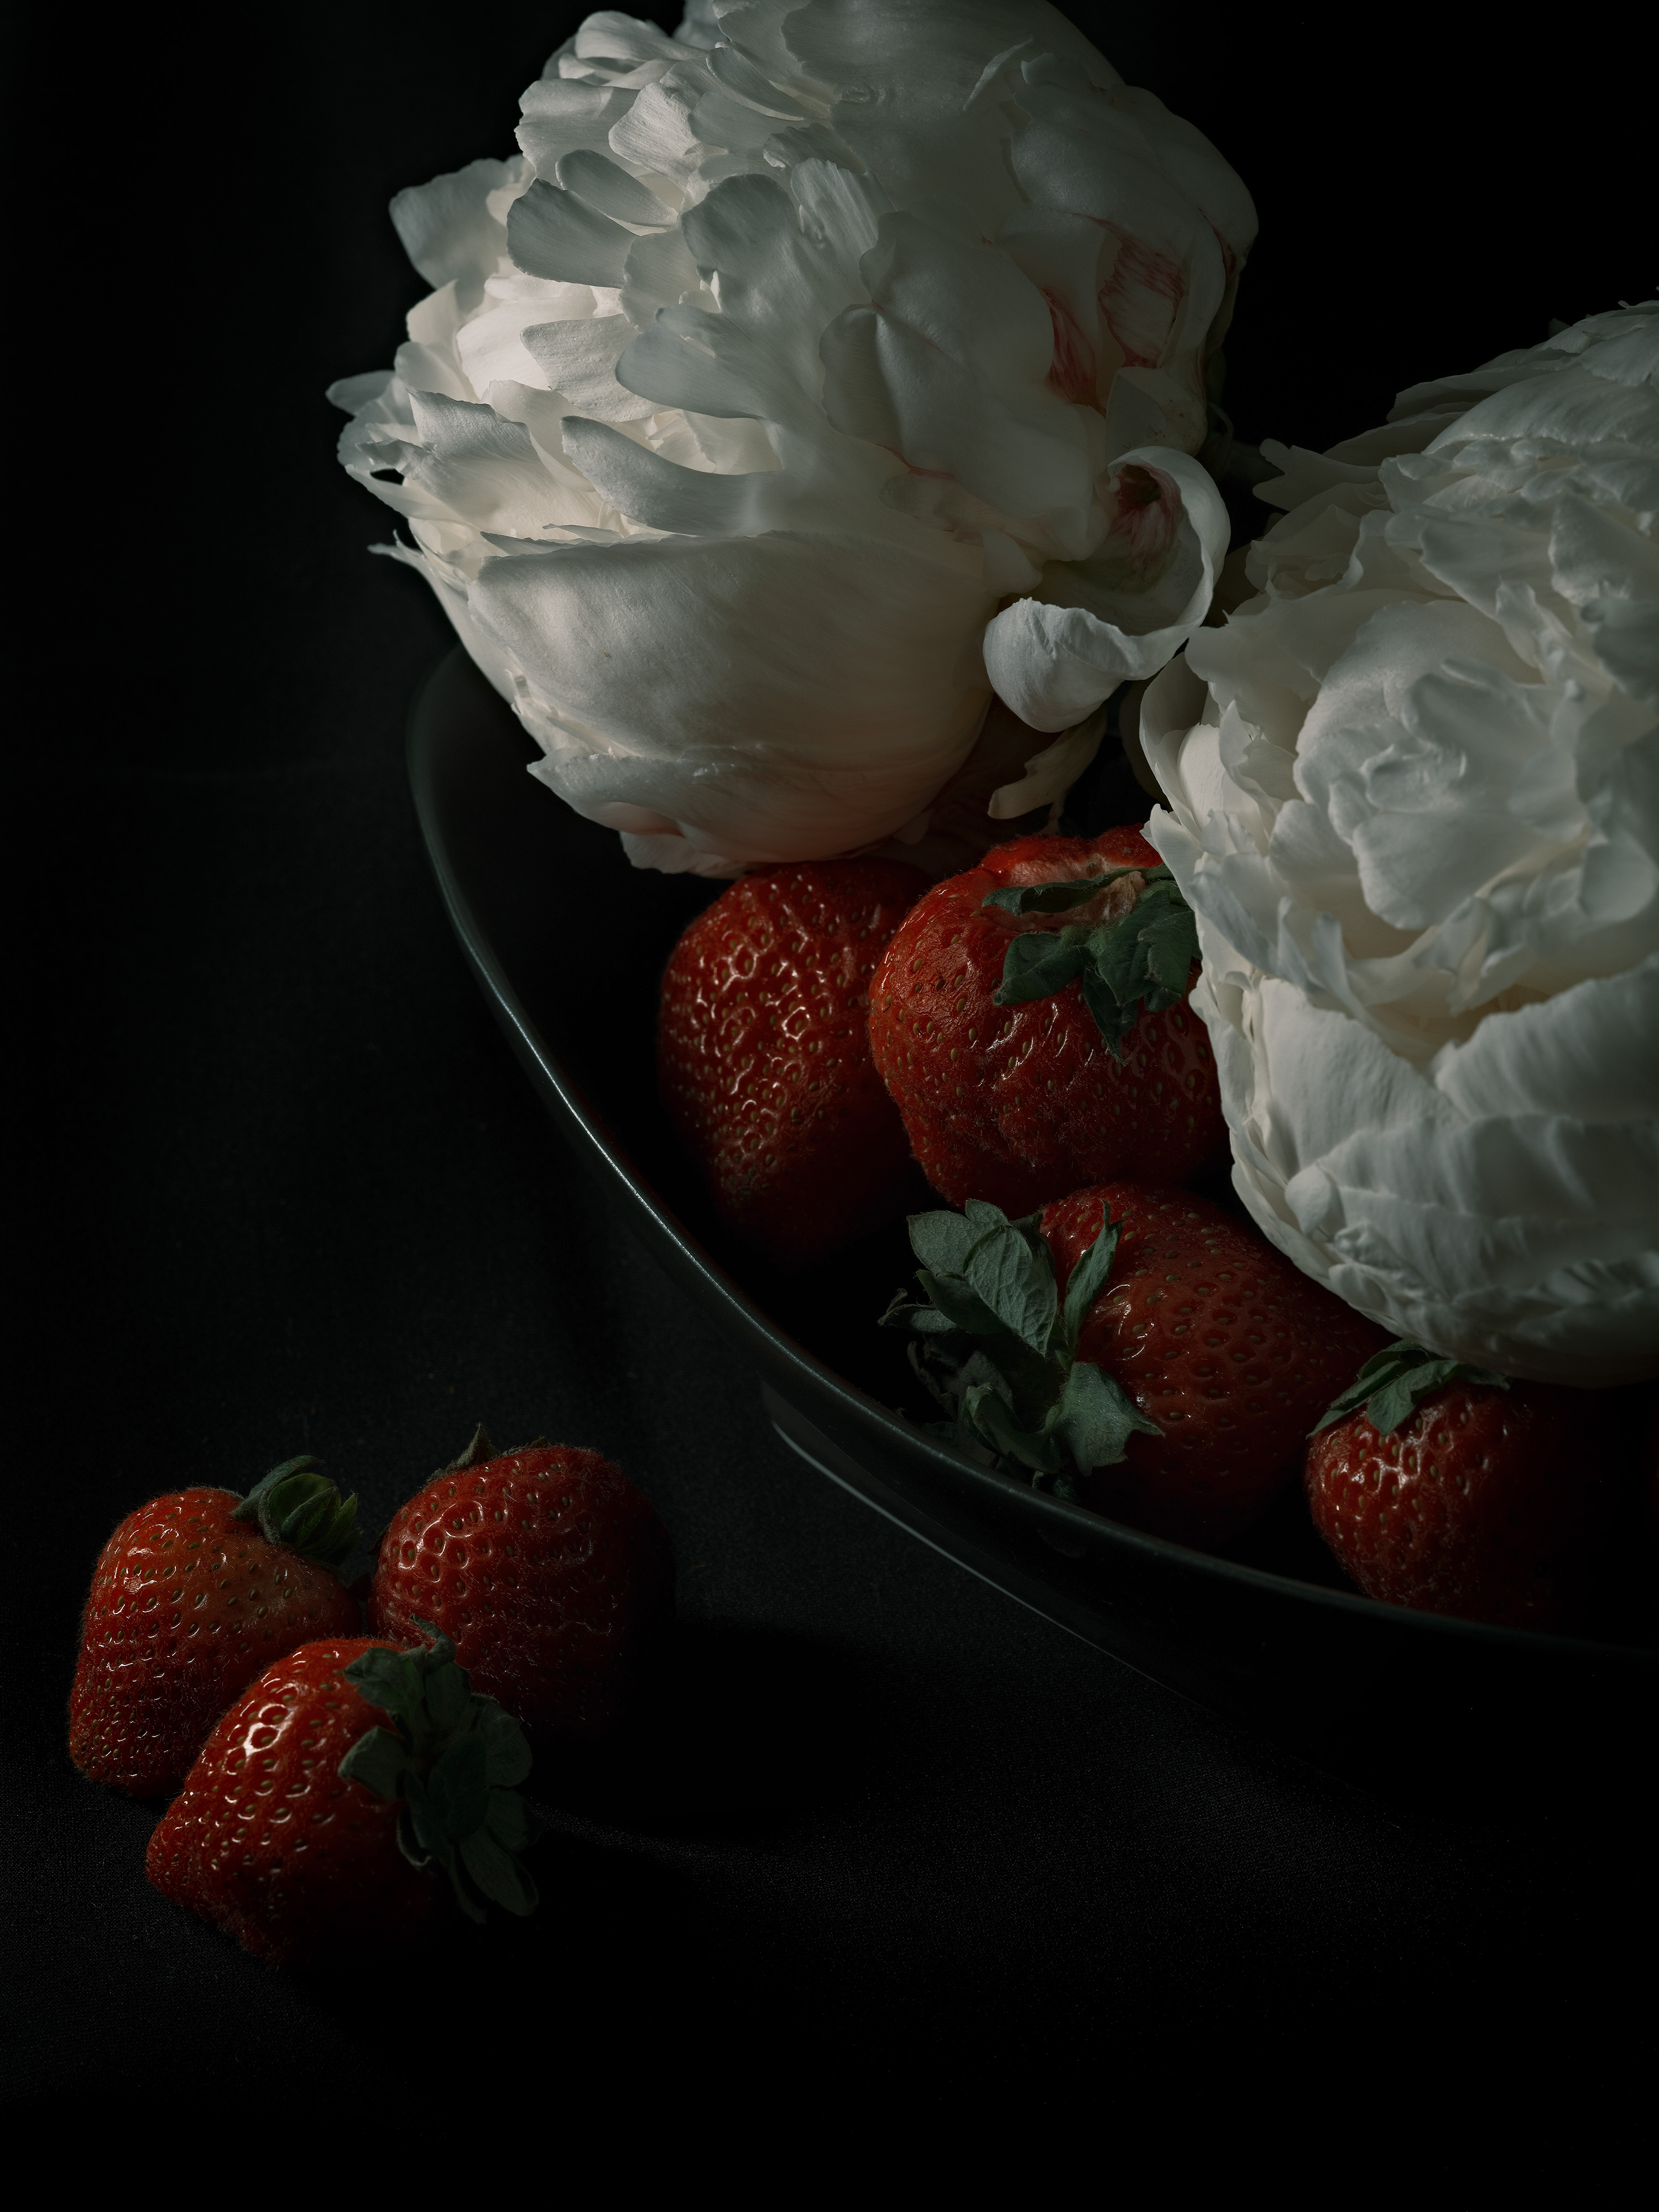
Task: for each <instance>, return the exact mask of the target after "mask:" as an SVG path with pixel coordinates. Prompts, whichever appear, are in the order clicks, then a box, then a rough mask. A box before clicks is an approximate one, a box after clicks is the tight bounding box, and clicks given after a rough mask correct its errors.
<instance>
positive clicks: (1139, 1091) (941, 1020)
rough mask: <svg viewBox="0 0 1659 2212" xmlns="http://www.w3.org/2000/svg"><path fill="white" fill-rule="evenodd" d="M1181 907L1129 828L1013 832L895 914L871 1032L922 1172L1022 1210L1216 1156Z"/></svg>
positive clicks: (1189, 941)
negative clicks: (1092, 832)
mask: <svg viewBox="0 0 1659 2212" xmlns="http://www.w3.org/2000/svg"><path fill="white" fill-rule="evenodd" d="M1197 957H1198V945H1197V939H1196V937H1195V935H1194V930H1193V922H1192V915H1191V914H1190V913H1189V912H1188V909H1187V907H1186V905H1185V903H1184V902H1183V901H1182V898H1181V896H1180V894H1179V892H1178V891H1176V888H1175V885H1174V884H1173V882H1172V881H1171V880H1170V872H1169V870H1168V869H1167V868H1165V867H1164V866H1163V865H1162V863H1161V862H1160V861H1159V860H1158V854H1156V853H1155V852H1154V851H1153V850H1152V847H1151V846H1150V845H1149V844H1147V842H1146V839H1145V838H1144V837H1143V836H1141V834H1140V832H1139V829H1134V828H1133V827H1125V828H1121V829H1108V830H1106V831H1105V832H1104V833H1103V835H1101V836H1096V837H1047V836H1042V837H1020V838H1016V839H1014V840H1013V841H1012V842H1010V843H1008V844H1005V845H998V846H994V848H992V849H991V851H989V852H988V853H987V854H986V855H985V857H984V859H983V860H981V862H980V864H979V866H977V867H975V868H969V869H968V870H967V871H966V872H965V873H963V874H962V875H959V876H952V877H951V878H948V879H947V880H946V881H945V882H944V883H942V884H936V885H935V886H934V887H933V890H930V891H928V892H927V894H926V896H924V897H922V898H921V899H920V900H919V901H918V902H917V903H916V904H915V906H914V907H913V908H911V910H910V912H909V913H908V915H906V916H905V919H904V921H903V923H902V926H901V927H899V929H898V930H897V932H896V934H895V935H894V937H893V939H892V942H891V943H890V945H888V947H887V950H886V952H885V954H884V957H883V959H882V962H881V965H880V967H879V968H878V969H877V971H876V974H875V977H874V980H873V981H872V985H871V993H870V1046H871V1050H872V1054H873V1056H874V1060H875V1064H876V1066H877V1068H878V1070H879V1071H880V1073H881V1077H882V1080H883V1081H884V1083H885V1084H886V1085H887V1088H888V1090H889V1091H890V1092H891V1093H892V1096H893V1097H894V1099H895V1101H896V1103H897V1105H898V1109H899V1111H900V1113H901V1114H902V1115H903V1117H904V1127H905V1131H906V1133H907V1134H908V1138H909V1140H910V1144H911V1146H912V1148H913V1150H914V1151H915V1156H916V1158H917V1159H918V1160H919V1161H920V1162H921V1165H922V1167H923V1169H924V1170H926V1173H927V1180H928V1181H929V1182H931V1183H932V1185H933V1188H934V1189H935V1190H937V1191H938V1192H939V1194H940V1195H941V1196H943V1197H945V1198H947V1199H949V1200H950V1201H951V1204H952V1205H953V1206H961V1205H963V1203H965V1201H966V1200H968V1199H969V1198H979V1199H984V1200H987V1201H989V1202H990V1203H992V1204H994V1205H996V1206H1001V1207H1002V1208H1003V1209H1004V1210H1005V1211H1006V1212H1009V1213H1016V1214H1018V1213H1024V1212H1029V1211H1030V1208H1031V1207H1033V1206H1041V1205H1042V1204H1043V1203H1045V1202H1046V1201H1047V1200H1050V1199H1055V1198H1062V1197H1064V1196H1065V1195H1066V1193H1067V1192H1068V1191H1072V1190H1075V1189H1077V1188H1079V1187H1080V1186H1081V1185H1083V1184H1085V1183H1089V1182H1104V1181H1109V1180H1112V1179H1114V1178H1115V1177H1120V1176H1133V1178H1135V1179H1136V1180H1137V1181H1141V1182H1185V1181H1186V1180H1187V1179H1188V1177H1189V1176H1194V1175H1196V1174H1198V1173H1199V1172H1200V1170H1202V1169H1204V1168H1205V1167H1206V1166H1208V1165H1210V1164H1212V1163H1214V1162H1216V1161H1217V1160H1218V1159H1219V1158H1222V1157H1224V1156H1225V1149H1226V1130H1225V1126H1224V1124H1223V1122H1222V1119H1221V1104H1220V1093H1219V1089H1218V1083H1217V1078H1216V1070H1215V1060H1214V1056H1213V1055H1212V1053H1211V1050H1210V1042H1209V1038H1208V1036H1207V1035H1206V1032H1205V1029H1204V1024H1202V1022H1200V1020H1199V1019H1198V1018H1197V1016H1196V1015H1195V1014H1194V1012H1192V1010H1191V1008H1190V1006H1188V1004H1187V1000H1188V995H1189V994H1190V991H1191V988H1192V985H1193V983H1194V980H1195V979H1196V975H1197Z"/></svg>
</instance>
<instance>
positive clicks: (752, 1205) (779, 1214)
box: [657, 860, 927, 1267]
mask: <svg viewBox="0 0 1659 2212" xmlns="http://www.w3.org/2000/svg"><path fill="white" fill-rule="evenodd" d="M926 888H927V878H926V877H925V876H924V875H923V874H922V873H921V870H920V869H918V868H912V867H908V866H905V864H904V863H903V862H902V861H900V860H811V861H804V862H800V863H798V864H795V865H792V866H787V867H777V868H769V869H767V870H765V871H764V872H763V873H760V874H757V875H752V876H744V877H743V878H741V879H740V880H739V881H738V882H737V883H734V884H732V886H731V888H730V889H729V890H726V891H723V892H722V893H721V895H720V897H719V898H717V899H716V900H715V901H714V904H713V905H712V906H710V907H708V908H705V909H704V910H703V912H702V914H700V915H698V916H697V918H696V921H693V922H692V923H691V924H690V927H688V928H687V929H686V931H685V932H684V934H683V935H682V937H681V939H680V940H679V942H678V945H676V946H675V947H674V950H673V952H672V953H671V956H670V957H669V962H668V967H667V970H666V972H665V975H664V976H663V981H662V1003H661V1012H660V1015H659V1024H658V1031H657V1066H658V1079H659V1088H660V1091H661V1094H662V1102H663V1105H664V1107H665V1109H666V1111H667V1114H668V1116H669V1119H670V1120H671V1122H672V1123H673V1125H674V1127H675V1129H676V1130H677V1132H678V1134H679V1137H680V1139H681V1141H682V1142H683V1143H684V1145H685V1146H686V1147H687V1149H688V1150H689V1151H690V1153H691V1155H692V1157H693V1158H695V1159H696V1162H697V1164H698V1166H699V1167H700V1168H701V1170H702V1174H703V1177H704V1180H705V1181H706V1182H707V1183H708V1188H709V1189H710V1191H711V1192H712V1193H713V1194H714V1201H715V1204H716V1205H717V1206H718V1207H719V1208H720V1213H721V1214H722V1216H723V1217H724V1218H725V1220H726V1224H727V1225H728V1226H729V1227H730V1228H731V1229H732V1231H734V1233H735V1234H736V1235H737V1236H738V1237H740V1238H742V1240H743V1241H744V1243H747V1244H749V1245H750V1246H752V1247H753V1248H754V1249H756V1250H757V1251H759V1252H760V1253H762V1254H763V1255H765V1256H766V1257H767V1258H769V1259H770V1260H772V1261H775V1263H776V1264H777V1265H779V1266H781V1267H800V1266H803V1265H805V1263H806V1262H808V1261H812V1260H815V1259H817V1258H820V1257H822V1256H823V1255H824V1254H826V1253H829V1252H832V1251H835V1250H836V1249H839V1248H840V1247H841V1246H842V1245H844V1244H848V1243H852V1242H853V1241H854V1239H855V1238H857V1237H861V1236H863V1235H864V1234H865V1233H866V1231H869V1230H872V1229H875V1228H878V1227H879V1226H880V1225H882V1224H883V1223H884V1222H887V1221H891V1220H896V1218H898V1217H899V1216H900V1215H901V1214H902V1212H904V1209H905V1206H906V1205H907V1204H909V1203H912V1202H914V1200H915V1197H916V1196H917V1195H918V1194H920V1190H921V1184H920V1182H919V1179H918V1178H917V1176H916V1172H915V1167H914V1165H913V1164H912V1162H911V1159H910V1148H909V1146H908V1142H907V1141H906V1139H905V1134H904V1129H903V1127H902V1123H901V1121H900V1120H899V1117H898V1114H897V1112H896V1109H895V1108H894V1106H893V1103H892V1101H891V1100H890V1098H889V1097H888V1096H887V1093H886V1091H884V1088H883V1087H882V1082H881V1079H880V1077H879V1076H878V1074H877V1073H876V1071H875V1067H874V1066H873V1064H872V1060H871V1058H870V1042H869V1035H868V1030H867V1024H866V1010H867V1007H868V1003H869V990H870V978H871V975H872V973H873V971H874V969H875V965H876V963H877V961H878V959H879V958H880V957H881V954H882V951H883V948H884V946H885V945H886V943H887V940H888V939H889V938H890V936H891V935H892V933H893V932H894V930H895V929H896V927H898V925H899V922H900V921H901V920H902V917H903V915H904V914H905V912H906V910H907V909H908V908H909V907H910V906H911V905H913V904H914V903H915V900H916V898H917V897H918V896H919V895H920V894H921V892H922V891H923V890H926Z"/></svg>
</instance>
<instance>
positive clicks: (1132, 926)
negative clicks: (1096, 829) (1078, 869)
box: [982, 867, 1198, 1063]
mask: <svg viewBox="0 0 1659 2212" xmlns="http://www.w3.org/2000/svg"><path fill="white" fill-rule="evenodd" d="M1124 876H1139V878H1140V879H1141V884H1142V886H1143V888H1142V890H1140V893H1139V896H1138V897H1137V898H1136V900H1135V902H1134V904H1133V906H1132V907H1131V908H1130V909H1129V911H1128V912H1127V914H1124V915H1119V916H1118V918H1117V919H1116V920H1115V921H1103V922H1067V923H1066V925H1065V926H1064V927H1062V928H1060V929H1057V930H1053V929H1042V930H1030V931H1026V932H1023V933H1021V934H1020V935H1019V936H1018V937H1015V938H1012V939H1010V940H1009V944H1008V951H1007V954H1006V957H1005V959H1004V961H1003V963H1002V981H1001V983H1000V985H999V986H998V987H997V989H996V991H995V992H994V994H993V999H994V1003H995V1004H996V1005H997V1006H1024V1004H1025V1003H1026V1002H1027V1001H1028V1000H1032V999H1047V998H1051V997H1052V996H1053V995H1054V993H1055V992H1056V991H1063V990H1064V989H1065V987H1066V985H1067V984H1068V983H1069V982H1070V981H1072V979H1073V976H1081V977H1082V979H1083V1003H1084V1005H1085V1006H1087V1008H1088V1009H1089V1012H1090V1013H1091V1015H1092V1016H1093V1018H1094V1023H1095V1026H1096V1028H1097V1030H1099V1031H1100V1034H1101V1036H1103V1038H1104V1039H1105V1041H1106V1043H1107V1045H1108V1046H1109V1048H1110V1050H1111V1053H1112V1055H1113V1057H1114V1058H1115V1060H1118V1061H1119V1062H1120V1063H1121V1061H1122V1060H1123V1059H1124V1057H1125V1054H1124V1050H1123V1040H1124V1038H1125V1037H1126V1036H1127V1035H1128V1034H1129V1031H1130V1030H1132V1029H1133V1027H1134V1025H1135V1021H1136V1018H1137V1017H1138V1015H1139V1012H1140V1009H1141V1007H1142V1006H1145V1007H1146V1010H1147V1012H1149V1013H1154V1014H1157V1013H1162V1012H1164V1010H1165V1009H1166V1008H1167V1007H1170V1006H1177V1005H1179V1003H1180V1001H1181V1000H1182V998H1183V997H1184V996H1185V994H1186V990H1187V980H1188V976H1189V975H1191V973H1192V966H1193V963H1194V960H1196V959H1197V957H1198V924H1197V922H1196V921H1194V916H1193V910H1192V908H1190V907H1189V906H1188V903H1187V902H1186V900H1185V899H1184V898H1182V896H1181V891H1180V889H1179V886H1178V885H1177V884H1176V880H1175V878H1174V877H1173V875H1171V873H1170V871H1169V869H1168V868H1165V867H1153V868H1108V869H1106V870H1104V871H1103V872H1102V873H1101V874H1099V875H1097V876H1078V877H1074V878H1071V879H1069V880H1068V881H1066V882H1064V883H1052V884H1018V885H1015V886H1013V887H1012V888H1010V889H1008V890H1000V891H992V892H991V893H990V894H989V895H988V896H987V898H986V899H985V900H984V901H983V902H982V903H983V904H984V905H986V906H994V907H1000V908H1001V909H1002V911H1003V912H1004V913H1005V914H1010V915H1015V916H1016V917H1019V918H1023V917H1024V915H1030V914H1066V913H1068V912H1069V911H1070V910H1071V908H1073V907H1077V906H1085V905H1086V904H1087V903H1088V902H1089V901H1090V900H1091V899H1092V898H1097V897H1098V896H1099V895H1100V893H1101V892H1102V891H1103V890H1104V889H1105V888H1106V886H1107V885H1108V884H1113V883H1116V882H1117V881H1118V880H1119V878H1121V877H1124Z"/></svg>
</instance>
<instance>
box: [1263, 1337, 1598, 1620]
mask: <svg viewBox="0 0 1659 2212" xmlns="http://www.w3.org/2000/svg"><path fill="white" fill-rule="evenodd" d="M1626 1413H1627V1408H1626V1406H1625V1404H1624V1403H1623V1402H1622V1400H1620V1401H1615V1400H1614V1399H1613V1398H1612V1397H1610V1396H1607V1397H1604V1396H1603V1395H1601V1394H1600V1393H1596V1392H1591V1391H1587V1390H1569V1389H1562V1388H1560V1387H1559V1386H1553V1385H1551V1384H1548V1383H1523V1382H1510V1381H1508V1380H1507V1379H1506V1378H1505V1377H1504V1376H1501V1375H1495V1374H1490V1373H1488V1372H1486V1370H1482V1369H1480V1368H1470V1367H1467V1366H1464V1365H1462V1364H1459V1363H1457V1362H1455V1361H1452V1360H1449V1359H1437V1358H1435V1357H1434V1355H1433V1354H1432V1353H1430V1352H1425V1351H1424V1350H1422V1349H1421V1347H1420V1346H1415V1345H1397V1346H1390V1347H1389V1350H1388V1351H1387V1352H1384V1353H1383V1355H1381V1356H1380V1357H1379V1358H1377V1359H1376V1360H1373V1361H1370V1362H1368V1364H1367V1370H1366V1371H1365V1372H1364V1373H1362V1375H1361V1376H1360V1379H1359V1381H1358V1383H1355V1384H1354V1385H1353V1386H1352V1389H1349V1390H1347V1391H1345V1392H1344V1393H1343V1394H1342V1395H1341V1397H1340V1398H1339V1399H1338V1400H1337V1401H1336V1402H1335V1404H1334V1406H1333V1407H1331V1409H1330V1414H1329V1415H1328V1425H1323V1424H1322V1425H1321V1427H1320V1429H1319V1431H1318V1432H1317V1434H1316V1435H1315V1436H1314V1437H1311V1438H1310V1442H1309V1444H1308V1450H1307V1460H1306V1468H1305V1478H1304V1479H1305V1481H1306V1484H1307V1492H1308V1504H1309V1508H1310V1511H1311V1512H1312V1515H1313V1521H1314V1526H1315V1528H1317V1529H1318V1531H1319V1533H1320V1534H1321V1535H1322V1537H1323V1538H1324V1540H1325V1541H1326V1543H1327V1544H1328V1546H1329V1547H1330V1549H1331V1551H1332V1552H1333V1553H1334V1555H1335V1557H1336V1559H1337V1560H1338V1562H1339V1564H1340V1565H1341V1567H1342V1568H1343V1570H1344V1571H1345V1572H1346V1573H1347V1574H1349V1575H1350V1576H1352V1578H1353V1580H1354V1581H1355V1582H1357V1583H1358V1585H1359V1587H1360V1589H1362V1590H1364V1593H1365V1595H1366V1596H1367V1597H1374V1598H1376V1599H1378V1600H1380V1601H1382V1602H1383V1604H1385V1605H1402V1606H1410V1607H1413V1608H1415V1609H1416V1610H1418V1611H1419V1612H1424V1613H1453V1614H1455V1615H1456V1616H1457V1617H1458V1618H1460V1619H1462V1620H1484V1621H1489V1622H1492V1623H1493V1624H1494V1625H1496V1626H1500V1627H1506V1628H1541V1629H1570V1628H1572V1627H1574V1626H1577V1625H1578V1624H1579V1623H1580V1622H1581V1621H1582V1620H1583V1618H1584V1616H1585V1613H1586V1610H1587V1608H1588V1607H1589V1604H1590V1603H1591V1601H1592V1600H1593V1599H1594V1597H1595V1594H1596V1584H1597V1582H1598V1580H1599V1579H1600V1578H1601V1575H1602V1573H1603V1572H1604V1571H1605V1569H1606V1566H1607V1553H1608V1547H1609V1545H1610V1543H1611V1541H1612V1539H1613V1534H1614V1532H1615V1529H1616V1527H1617V1525H1618V1523H1619V1522H1620V1518H1621V1516H1622V1514H1623V1511H1624V1509H1625V1505H1626V1500H1627V1498H1628V1495H1629V1493H1630V1492H1631V1490H1632V1478H1633V1476H1634V1473H1635V1453H1634V1449H1633V1444H1632V1439H1631V1438H1630V1437H1628V1436H1627V1435H1626V1433H1625V1427H1624V1423H1625V1419H1626Z"/></svg>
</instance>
